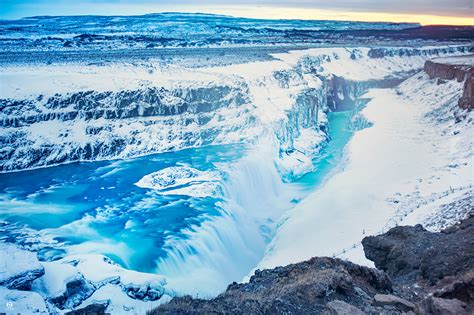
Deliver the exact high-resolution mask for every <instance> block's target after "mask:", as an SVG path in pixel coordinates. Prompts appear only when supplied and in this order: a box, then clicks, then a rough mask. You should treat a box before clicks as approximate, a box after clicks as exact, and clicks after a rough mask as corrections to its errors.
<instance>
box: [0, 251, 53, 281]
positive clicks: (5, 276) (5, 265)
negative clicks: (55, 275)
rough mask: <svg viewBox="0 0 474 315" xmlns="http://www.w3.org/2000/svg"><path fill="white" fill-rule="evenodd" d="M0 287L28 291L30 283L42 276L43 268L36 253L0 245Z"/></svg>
mask: <svg viewBox="0 0 474 315" xmlns="http://www.w3.org/2000/svg"><path fill="white" fill-rule="evenodd" d="M0 253H1V255H2V259H1V260H0V286H5V287H7V288H8V289H18V290H29V289H30V288H31V282H33V281H34V280H35V279H37V278H39V277H41V276H42V275H44V267H43V266H42V265H41V263H40V262H39V261H38V258H37V257H36V253H34V252H30V251H27V250H23V249H20V248H18V247H17V246H15V245H13V244H10V243H0Z"/></svg>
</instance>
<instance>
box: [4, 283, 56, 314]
mask: <svg viewBox="0 0 474 315" xmlns="http://www.w3.org/2000/svg"><path fill="white" fill-rule="evenodd" d="M0 313H1V314H3V313H6V314H50V312H49V311H48V309H47V306H46V303H45V302H44V300H43V298H42V297H41V295H39V294H38V293H36V292H29V291H18V290H9V289H7V288H4V287H0Z"/></svg>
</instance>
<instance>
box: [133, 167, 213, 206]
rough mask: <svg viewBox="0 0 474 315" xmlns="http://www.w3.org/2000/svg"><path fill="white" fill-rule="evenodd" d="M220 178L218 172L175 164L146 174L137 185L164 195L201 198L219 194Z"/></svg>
mask: <svg viewBox="0 0 474 315" xmlns="http://www.w3.org/2000/svg"><path fill="white" fill-rule="evenodd" d="M219 180H220V176H219V174H218V173H217V172H212V171H200V170H197V169H195V168H192V167H188V166H173V167H167V168H165V169H162V170H160V171H157V172H154V173H152V174H148V175H145V176H144V177H143V178H141V179H140V180H139V181H138V182H137V183H135V185H137V186H138V187H141V188H148V189H156V190H158V191H160V193H161V194H163V195H187V196H191V197H196V198H199V197H209V196H215V195H217V194H218V189H219ZM182 186H185V187H182Z"/></svg>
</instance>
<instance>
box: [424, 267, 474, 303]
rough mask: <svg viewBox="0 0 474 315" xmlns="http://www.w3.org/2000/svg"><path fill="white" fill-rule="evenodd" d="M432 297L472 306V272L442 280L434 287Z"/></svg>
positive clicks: (473, 290)
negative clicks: (453, 300) (454, 300)
mask: <svg viewBox="0 0 474 315" xmlns="http://www.w3.org/2000/svg"><path fill="white" fill-rule="evenodd" d="M433 295H434V296H436V297H441V298H447V299H458V300H461V301H463V302H465V303H470V304H474V270H471V271H468V272H467V273H465V274H462V275H457V276H450V277H445V278H443V279H442V280H441V281H439V282H438V283H437V284H436V285H435V287H434V292H433Z"/></svg>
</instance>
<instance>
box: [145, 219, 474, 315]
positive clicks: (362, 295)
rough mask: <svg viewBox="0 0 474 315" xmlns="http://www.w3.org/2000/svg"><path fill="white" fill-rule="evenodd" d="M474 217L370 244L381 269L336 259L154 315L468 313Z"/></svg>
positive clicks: (401, 230) (395, 233) (184, 301)
mask: <svg viewBox="0 0 474 315" xmlns="http://www.w3.org/2000/svg"><path fill="white" fill-rule="evenodd" d="M473 236H474V216H471V217H469V218H467V219H465V220H464V221H462V222H461V223H460V224H458V225H456V226H453V227H450V228H448V229H446V230H444V231H442V232H439V233H431V232H429V231H427V230H425V229H424V228H423V227H422V226H421V225H417V226H414V227H413V226H404V227H396V228H393V229H391V230H390V231H388V232H387V233H385V234H382V235H378V236H370V237H366V238H364V240H363V241H362V243H363V246H364V251H365V254H366V256H367V258H368V259H371V260H373V261H374V263H375V265H376V266H377V267H378V268H379V269H373V268H368V267H363V266H358V265H356V264H353V263H350V262H347V261H343V260H340V259H333V258H328V257H314V258H312V259H310V260H308V261H305V262H301V263H297V264H292V265H288V266H285V267H277V268H275V269H271V270H263V271H260V270H257V271H256V272H255V274H254V276H252V277H251V278H250V281H249V282H248V283H244V284H237V283H233V284H231V285H229V287H228V288H227V290H226V291H225V292H224V293H222V294H221V295H219V296H218V297H216V298H214V299H211V300H205V299H194V298H191V297H180V298H174V299H173V300H172V301H171V302H170V303H168V304H165V305H162V306H160V307H158V308H157V309H155V310H154V311H152V312H150V313H149V314H201V313H205V314H211V313H212V314H308V313H312V314H364V313H366V314H367V313H370V314H404V313H408V312H411V314H468V313H470V312H472V311H473V310H474V290H473V288H474V286H473V284H474V265H473V262H474V244H473V243H472V239H473Z"/></svg>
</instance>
